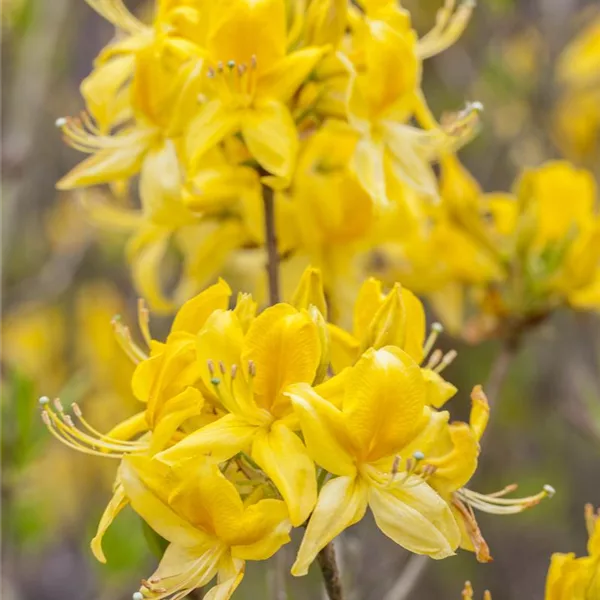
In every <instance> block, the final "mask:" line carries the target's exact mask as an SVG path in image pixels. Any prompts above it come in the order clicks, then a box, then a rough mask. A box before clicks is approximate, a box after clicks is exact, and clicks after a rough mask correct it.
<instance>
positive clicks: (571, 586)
mask: <svg viewBox="0 0 600 600" xmlns="http://www.w3.org/2000/svg"><path fill="white" fill-rule="evenodd" d="M585 522H586V525H587V530H588V537H589V541H588V556H584V557H582V558H575V554H574V553H573V552H571V553H569V554H562V553H559V552H557V553H555V554H553V555H552V558H551V560H550V569H549V570H548V577H547V578H546V594H545V596H544V598H545V600H596V598H600V511H599V512H598V513H595V512H594V508H593V506H592V505H591V504H587V505H586V507H585ZM462 596H463V599H464V600H473V587H472V586H471V584H470V583H469V582H468V581H467V582H466V584H465V588H464V590H463V593H462ZM483 599H484V600H492V596H491V594H490V592H487V591H486V592H485V593H484V596H483Z"/></svg>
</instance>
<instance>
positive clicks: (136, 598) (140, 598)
mask: <svg viewBox="0 0 600 600" xmlns="http://www.w3.org/2000/svg"><path fill="white" fill-rule="evenodd" d="M131 600H144V594H142V592H134V594H133V595H132V596H131Z"/></svg>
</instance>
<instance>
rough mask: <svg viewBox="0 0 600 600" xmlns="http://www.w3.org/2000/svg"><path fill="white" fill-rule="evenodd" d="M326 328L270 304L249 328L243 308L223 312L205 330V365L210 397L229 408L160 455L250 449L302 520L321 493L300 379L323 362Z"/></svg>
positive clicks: (201, 345)
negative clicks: (299, 400)
mask: <svg viewBox="0 0 600 600" xmlns="http://www.w3.org/2000/svg"><path fill="white" fill-rule="evenodd" d="M321 352H322V344H321V337H320V333H319V328H318V326H317V325H316V324H315V322H314V321H313V319H312V318H311V316H310V315H309V313H308V312H307V311H306V310H297V309H296V308H294V307H293V306H291V305H289V304H284V303H280V304H276V305H275V306H271V307H270V308H267V309H266V310H265V311H264V312H262V313H261V314H260V315H259V316H258V317H256V318H255V319H254V320H252V321H251V322H250V324H249V326H247V327H244V325H243V323H242V321H241V319H240V316H239V315H238V313H237V312H236V311H235V310H230V311H226V310H217V311H215V312H213V313H212V315H211V316H210V317H209V318H208V319H207V321H206V323H205V324H204V326H203V327H202V328H201V329H200V330H199V332H198V335H197V339H196V359H197V365H198V367H197V369H198V372H199V375H200V377H201V380H202V382H203V383H204V386H205V387H206V388H207V389H209V390H212V394H211V396H210V398H211V399H212V401H213V402H214V403H216V404H220V406H222V408H223V409H224V410H225V411H226V412H227V413H228V414H226V415H225V416H223V417H221V418H220V419H218V420H216V421H214V422H213V423H210V424H208V425H206V426H204V427H201V428H200V429H198V430H197V431H195V432H193V433H191V434H190V435H188V436H187V437H185V438H184V439H183V440H182V441H181V442H179V443H177V444H176V445H175V446H173V447H172V448H170V449H168V450H166V451H164V452H162V453H161V454H159V458H160V460H162V461H164V462H166V463H168V464H180V463H185V462H187V461H190V460H193V459H194V458H195V457H197V456H202V455H207V456H210V457H211V459H213V460H215V461H224V460H228V459H230V458H231V457H233V456H235V455H237V454H238V453H240V452H248V453H250V456H251V457H252V460H254V461H255V462H256V463H257V464H258V466H259V467H260V468H261V469H263V471H264V472H265V473H266V474H267V475H268V476H269V477H270V478H271V479H272V480H273V482H274V483H275V485H276V486H277V488H278V490H279V491H280V493H281V495H282V496H283V498H284V499H285V501H286V503H287V505H288V508H289V511H290V519H291V521H292V524H294V525H295V526H297V525H300V524H302V523H303V522H304V520H305V519H306V518H307V517H308V515H309V514H310V511H311V510H312V508H313V506H314V503H315V498H316V480H315V469H314V465H313V462H312V460H311V459H310V457H309V455H308V453H307V451H306V448H305V447H304V444H303V443H302V441H301V439H300V438H299V437H298V435H296V433H294V429H295V428H296V427H297V425H296V420H295V418H294V414H293V409H292V406H291V403H290V400H289V398H288V397H287V396H285V395H284V393H283V392H284V390H285V388H286V387H287V386H288V385H289V384H292V383H299V382H306V383H312V382H313V381H314V380H315V377H316V376H317V372H318V370H319V366H320V364H321Z"/></svg>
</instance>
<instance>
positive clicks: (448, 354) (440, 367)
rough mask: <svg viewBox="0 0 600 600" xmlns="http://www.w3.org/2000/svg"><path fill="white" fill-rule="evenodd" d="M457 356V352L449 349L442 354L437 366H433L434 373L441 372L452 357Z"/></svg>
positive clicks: (451, 360)
mask: <svg viewBox="0 0 600 600" xmlns="http://www.w3.org/2000/svg"><path fill="white" fill-rule="evenodd" d="M457 356H458V352H457V351H456V350H450V351H448V352H446V354H444V356H443V358H442V360H441V362H440V364H439V365H437V367H435V369H434V371H435V372H436V373H441V372H442V371H443V370H444V369H445V368H446V367H447V366H449V365H450V364H452V362H453V361H454V359H455V358H456V357H457Z"/></svg>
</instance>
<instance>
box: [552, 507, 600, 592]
mask: <svg viewBox="0 0 600 600" xmlns="http://www.w3.org/2000/svg"><path fill="white" fill-rule="evenodd" d="M585 522H586V525H587V530H588V536H589V541H588V546H587V549H588V556H585V557H582V558H575V554H574V553H572V552H571V553H569V554H560V553H556V554H553V555H552V559H551V561H550V569H549V570H548V578H547V579H546V596H545V600H567V599H568V600H595V599H596V598H600V511H599V512H598V513H595V512H594V508H593V507H592V505H591V504H588V505H586V507H585Z"/></svg>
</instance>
